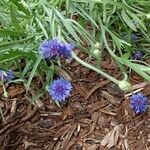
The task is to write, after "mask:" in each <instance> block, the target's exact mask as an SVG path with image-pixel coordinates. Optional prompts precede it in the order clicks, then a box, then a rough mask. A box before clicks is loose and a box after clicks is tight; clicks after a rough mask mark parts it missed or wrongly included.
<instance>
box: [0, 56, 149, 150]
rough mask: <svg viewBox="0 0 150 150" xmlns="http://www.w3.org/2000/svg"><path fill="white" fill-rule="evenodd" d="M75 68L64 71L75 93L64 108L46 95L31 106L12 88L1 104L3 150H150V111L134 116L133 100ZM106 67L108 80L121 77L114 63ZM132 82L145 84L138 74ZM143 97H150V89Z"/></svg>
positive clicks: (0, 142)
mask: <svg viewBox="0 0 150 150" xmlns="http://www.w3.org/2000/svg"><path fill="white" fill-rule="evenodd" d="M80 57H82V59H85V56H84V55H83V56H82V55H81V56H80ZM71 63H72V64H71V65H70V63H66V65H65V66H64V68H65V69H64V70H67V72H68V74H69V75H70V77H71V78H72V82H73V86H74V91H73V93H72V96H71V97H70V98H69V99H68V101H67V103H66V104H63V106H62V108H59V107H58V106H57V105H55V104H54V103H52V102H51V100H50V97H49V96H48V95H45V96H44V98H42V99H41V102H40V101H37V102H36V104H35V105H32V103H31V102H30V99H29V97H28V96H27V95H26V94H25V89H24V87H23V86H22V85H9V87H8V89H7V91H8V93H9V98H8V99H4V98H2V96H1V100H0V106H1V108H2V109H3V110H4V117H5V118H4V119H5V121H4V122H1V123H0V150H25V149H28V150H107V149H109V147H110V149H111V150H149V149H150V111H147V112H146V113H144V114H141V115H134V113H133V112H132V110H131V108H130V103H129V99H125V98H124V94H123V93H122V92H121V91H120V90H119V89H118V88H117V87H116V86H115V85H114V84H112V83H111V82H109V81H108V80H106V79H104V78H102V77H101V76H100V75H97V74H96V73H94V72H92V71H90V70H88V69H85V68H84V67H82V66H80V65H79V64H77V63H75V62H73V61H72V62H71ZM102 64H103V65H102V67H103V68H105V69H106V70H107V71H108V72H109V74H112V75H113V76H114V77H116V78H120V77H121V76H120V74H119V73H118V72H119V71H118V69H117V67H116V65H115V64H114V63H113V61H111V59H108V58H107V59H106V60H104V62H103V63H102ZM70 66H71V68H70ZM131 80H132V82H133V83H134V84H137V83H140V82H142V80H141V79H140V78H139V77H138V76H137V75H135V74H133V75H131ZM143 92H144V93H145V95H147V96H149V97H150V92H149V91H148V88H145V89H144V90H143ZM1 93H2V90H1ZM1 95H2V94H1ZM102 145H106V146H105V147H104V146H102Z"/></svg>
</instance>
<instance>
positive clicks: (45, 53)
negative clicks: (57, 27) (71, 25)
mask: <svg viewBox="0 0 150 150" xmlns="http://www.w3.org/2000/svg"><path fill="white" fill-rule="evenodd" d="M73 48H74V46H73V45H72V44H69V43H63V42H62V41H60V40H59V39H53V40H45V41H43V42H42V43H41V45H40V48H39V51H40V54H41V55H42V57H43V58H50V59H57V58H61V57H63V58H66V59H67V58H70V57H71V51H72V49H73Z"/></svg>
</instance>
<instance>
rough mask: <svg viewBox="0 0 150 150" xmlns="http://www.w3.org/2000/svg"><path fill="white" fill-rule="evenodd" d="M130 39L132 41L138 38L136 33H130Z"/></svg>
mask: <svg viewBox="0 0 150 150" xmlns="http://www.w3.org/2000/svg"><path fill="white" fill-rule="evenodd" d="M131 40H132V42H136V41H137V40H138V37H137V35H136V33H132V34H131Z"/></svg>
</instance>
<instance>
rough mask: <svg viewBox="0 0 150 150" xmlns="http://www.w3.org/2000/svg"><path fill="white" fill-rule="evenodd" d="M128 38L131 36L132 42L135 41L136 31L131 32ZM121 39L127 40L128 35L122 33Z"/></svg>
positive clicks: (136, 38)
mask: <svg viewBox="0 0 150 150" xmlns="http://www.w3.org/2000/svg"><path fill="white" fill-rule="evenodd" d="M130 38H131V41H132V42H136V41H137V40H138V37H137V35H136V33H132V34H131V37H130ZM122 39H123V40H125V41H128V35H127V34H123V36H122Z"/></svg>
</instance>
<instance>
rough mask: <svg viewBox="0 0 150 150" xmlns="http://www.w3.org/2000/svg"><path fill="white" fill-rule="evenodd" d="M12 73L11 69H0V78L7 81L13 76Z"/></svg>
mask: <svg viewBox="0 0 150 150" xmlns="http://www.w3.org/2000/svg"><path fill="white" fill-rule="evenodd" d="M14 77H15V76H14V73H13V71H12V70H8V71H7V72H5V71H4V70H0V79H1V80H2V81H5V82H9V81H11V80H12V79H13V78H14Z"/></svg>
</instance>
